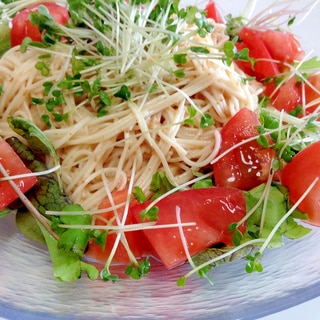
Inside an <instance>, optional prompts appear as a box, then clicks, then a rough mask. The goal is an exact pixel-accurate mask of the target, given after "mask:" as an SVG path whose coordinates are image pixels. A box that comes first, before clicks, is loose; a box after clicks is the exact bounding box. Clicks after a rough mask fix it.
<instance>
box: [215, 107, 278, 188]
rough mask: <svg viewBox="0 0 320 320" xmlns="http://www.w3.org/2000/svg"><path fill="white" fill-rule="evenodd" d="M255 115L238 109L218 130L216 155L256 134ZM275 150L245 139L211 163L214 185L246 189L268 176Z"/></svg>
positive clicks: (258, 123) (256, 117) (256, 120)
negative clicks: (219, 135) (243, 142)
mask: <svg viewBox="0 0 320 320" xmlns="http://www.w3.org/2000/svg"><path fill="white" fill-rule="evenodd" d="M260 125H261V124H260V122H259V119H258V116H257V115H256V114H255V113H254V112H252V111H251V110H249V109H247V108H243V109H241V110H240V111H239V112H238V113H237V114H236V115H234V116H233V117H232V118H231V119H230V120H229V121H228V122H227V123H226V124H225V126H224V127H223V128H222V130H221V139H222V143H221V149H220V151H219V154H221V153H223V152H224V151H226V150H228V149H229V148H231V147H232V146H234V145H235V144H237V143H239V142H241V141H245V140H246V139H248V138H252V137H254V136H258V135H259V134H258V130H257V128H256V127H257V126H260ZM275 158H276V154H275V151H274V150H272V149H267V148H262V147H261V146H260V145H259V144H258V143H257V142H256V141H255V140H253V141H250V142H247V143H245V144H243V145H241V146H239V147H238V148H236V149H234V150H232V151H230V152H228V153H227V154H226V155H225V156H224V157H222V158H221V159H220V160H218V161H217V162H216V163H214V165H213V174H214V178H215V182H216V186H217V187H231V188H238V189H241V190H249V189H251V188H253V187H255V186H257V185H259V184H261V183H263V182H265V181H266V180H267V178H268V175H269V171H270V166H271V162H272V160H273V159H275Z"/></svg>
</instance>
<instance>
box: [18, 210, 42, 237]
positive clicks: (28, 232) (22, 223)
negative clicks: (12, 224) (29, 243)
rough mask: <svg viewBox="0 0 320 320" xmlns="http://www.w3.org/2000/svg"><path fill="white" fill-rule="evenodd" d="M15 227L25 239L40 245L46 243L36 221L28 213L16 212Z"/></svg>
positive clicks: (24, 211)
mask: <svg viewBox="0 0 320 320" xmlns="http://www.w3.org/2000/svg"><path fill="white" fill-rule="evenodd" d="M16 225H17V227H18V229H19V230H20V232H21V233H22V234H23V235H24V236H26V237H27V238H29V239H32V240H35V241H37V242H40V243H46V242H45V239H44V237H43V233H42V232H41V229H40V227H39V225H38V223H37V221H36V220H35V219H34V217H33V216H32V215H31V213H30V212H28V211H26V210H18V211H17V214H16Z"/></svg>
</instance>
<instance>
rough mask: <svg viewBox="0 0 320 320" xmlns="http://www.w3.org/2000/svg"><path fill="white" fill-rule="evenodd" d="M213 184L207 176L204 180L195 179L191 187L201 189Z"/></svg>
mask: <svg viewBox="0 0 320 320" xmlns="http://www.w3.org/2000/svg"><path fill="white" fill-rule="evenodd" d="M212 186H213V183H212V179H210V178H207V179H204V180H200V181H197V182H196V183H195V184H194V185H193V186H192V189H202V188H211V187H212Z"/></svg>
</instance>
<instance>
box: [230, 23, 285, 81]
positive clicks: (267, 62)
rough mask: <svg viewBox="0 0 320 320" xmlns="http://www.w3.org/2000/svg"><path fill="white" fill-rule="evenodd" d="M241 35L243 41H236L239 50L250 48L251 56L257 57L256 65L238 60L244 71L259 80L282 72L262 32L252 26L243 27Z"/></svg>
mask: <svg viewBox="0 0 320 320" xmlns="http://www.w3.org/2000/svg"><path fill="white" fill-rule="evenodd" d="M239 37H240V38H241V40H242V42H237V43H235V45H236V47H237V50H238V51H241V50H242V49H244V48H248V49H249V57H250V58H253V59H257V61H256V63H255V64H254V65H251V63H250V62H245V61H236V63H237V65H238V66H239V67H240V69H241V70H242V71H244V72H245V73H246V74H248V75H250V76H255V77H256V79H257V80H258V81H261V80H262V79H264V78H268V77H272V76H275V75H277V74H279V73H280V71H279V68H278V65H277V63H275V62H274V61H272V59H273V57H272V55H271V54H270V52H269V50H268V48H267V47H266V45H265V43H264V42H263V40H262V32H261V31H258V30H254V29H250V28H246V27H244V28H242V29H241V31H240V33H239Z"/></svg>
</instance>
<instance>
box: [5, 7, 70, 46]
mask: <svg viewBox="0 0 320 320" xmlns="http://www.w3.org/2000/svg"><path fill="white" fill-rule="evenodd" d="M40 5H44V6H46V7H47V8H48V10H49V12H50V14H51V15H52V16H53V18H54V19H55V21H57V22H58V23H60V24H62V25H65V24H66V23H67V22H68V20H69V12H68V10H67V8H65V7H62V6H60V5H58V4H56V3H54V2H45V3H41V4H37V5H35V6H31V7H29V8H27V9H25V10H23V11H21V12H19V13H18V14H17V15H16V16H15V17H14V18H13V19H12V29H11V46H12V47H14V46H17V45H20V44H21V43H22V41H23V39H24V38H26V37H30V38H31V39H32V40H33V41H41V34H40V31H39V29H38V26H35V25H33V24H32V23H31V22H30V20H29V14H30V11H38V7H39V6H40Z"/></svg>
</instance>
